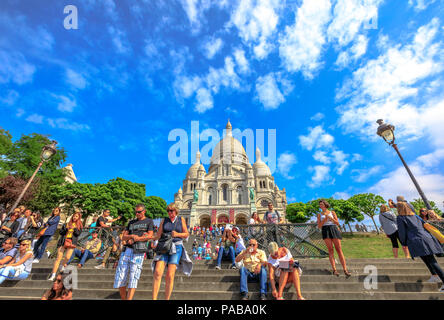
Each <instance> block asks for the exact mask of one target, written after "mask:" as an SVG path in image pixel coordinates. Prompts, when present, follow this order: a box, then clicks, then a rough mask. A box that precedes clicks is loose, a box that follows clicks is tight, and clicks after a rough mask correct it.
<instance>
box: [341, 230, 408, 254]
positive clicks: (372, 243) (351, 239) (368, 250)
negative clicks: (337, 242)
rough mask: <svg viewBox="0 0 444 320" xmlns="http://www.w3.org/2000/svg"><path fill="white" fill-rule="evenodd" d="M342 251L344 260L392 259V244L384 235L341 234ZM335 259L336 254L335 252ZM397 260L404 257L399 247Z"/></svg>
mask: <svg viewBox="0 0 444 320" xmlns="http://www.w3.org/2000/svg"><path fill="white" fill-rule="evenodd" d="M342 251H343V252H344V255H345V258H393V251H392V243H391V241H390V239H389V238H387V237H386V235H385V234H380V235H377V234H376V233H354V234H353V235H351V234H349V233H348V234H347V233H343V234H342ZM335 256H336V258H337V254H336V252H335ZM398 256H399V258H403V257H404V252H403V251H402V247H401V246H400V247H399V251H398Z"/></svg>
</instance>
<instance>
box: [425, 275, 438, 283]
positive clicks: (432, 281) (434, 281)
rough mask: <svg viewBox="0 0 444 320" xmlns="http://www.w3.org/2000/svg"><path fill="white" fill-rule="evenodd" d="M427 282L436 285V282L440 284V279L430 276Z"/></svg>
mask: <svg viewBox="0 0 444 320" xmlns="http://www.w3.org/2000/svg"><path fill="white" fill-rule="evenodd" d="M427 282H431V283H437V282H441V279H440V278H439V277H438V276H431V277H430V279H429V280H427Z"/></svg>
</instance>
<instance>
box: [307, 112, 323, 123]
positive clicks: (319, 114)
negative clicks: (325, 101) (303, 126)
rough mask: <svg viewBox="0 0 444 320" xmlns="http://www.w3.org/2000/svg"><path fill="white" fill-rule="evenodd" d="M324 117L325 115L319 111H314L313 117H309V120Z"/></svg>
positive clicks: (318, 119) (317, 119)
mask: <svg viewBox="0 0 444 320" xmlns="http://www.w3.org/2000/svg"><path fill="white" fill-rule="evenodd" d="M324 118H325V115H324V114H323V113H321V112H318V113H316V114H315V115H314V116H313V117H311V118H310V120H314V121H320V120H322V119H324Z"/></svg>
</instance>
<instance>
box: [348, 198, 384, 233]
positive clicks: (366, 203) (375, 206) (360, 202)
mask: <svg viewBox="0 0 444 320" xmlns="http://www.w3.org/2000/svg"><path fill="white" fill-rule="evenodd" d="M349 201H351V202H352V203H353V204H354V205H355V206H356V207H357V208H358V209H359V211H360V212H362V213H363V214H365V215H367V216H369V217H370V218H371V219H372V221H373V224H374V225H375V229H376V231H377V233H379V229H378V227H377V226H376V222H375V219H374V216H375V215H377V214H379V207H380V206H381V205H383V204H385V200H384V198H383V197H381V196H379V195H375V194H373V193H362V194H355V195H354V196H352V197H351V198H350V199H349Z"/></svg>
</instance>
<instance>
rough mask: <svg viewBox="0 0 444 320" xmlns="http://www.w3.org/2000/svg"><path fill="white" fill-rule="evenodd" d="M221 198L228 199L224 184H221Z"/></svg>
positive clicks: (226, 188) (226, 187)
mask: <svg viewBox="0 0 444 320" xmlns="http://www.w3.org/2000/svg"><path fill="white" fill-rule="evenodd" d="M222 199H223V200H224V201H228V186H227V185H226V184H224V185H223V186H222Z"/></svg>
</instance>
